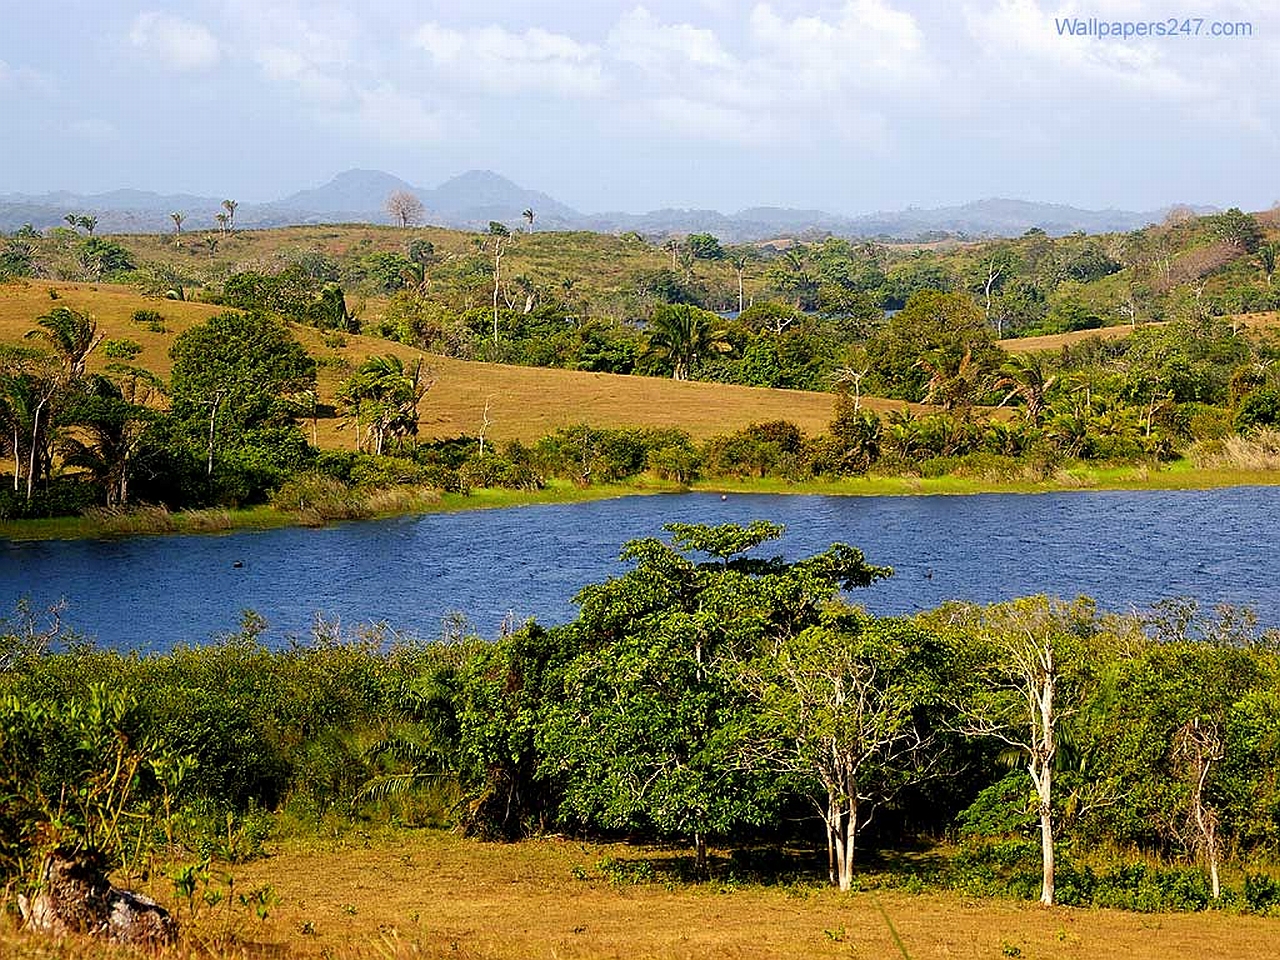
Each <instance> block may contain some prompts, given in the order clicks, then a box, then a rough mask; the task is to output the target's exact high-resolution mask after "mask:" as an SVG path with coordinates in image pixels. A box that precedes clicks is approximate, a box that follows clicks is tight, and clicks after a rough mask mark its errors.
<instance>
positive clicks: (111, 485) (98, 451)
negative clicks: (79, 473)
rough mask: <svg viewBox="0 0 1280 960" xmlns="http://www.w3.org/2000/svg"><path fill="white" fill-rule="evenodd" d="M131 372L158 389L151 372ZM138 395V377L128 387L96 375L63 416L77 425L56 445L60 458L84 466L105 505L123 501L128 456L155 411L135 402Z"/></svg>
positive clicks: (126, 490) (126, 493) (129, 464)
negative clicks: (104, 497) (103, 496)
mask: <svg viewBox="0 0 1280 960" xmlns="http://www.w3.org/2000/svg"><path fill="white" fill-rule="evenodd" d="M130 370H131V372H136V374H138V376H140V377H142V378H143V379H144V380H146V382H147V383H148V384H149V387H148V391H149V389H150V387H154V388H158V387H159V381H158V380H157V379H156V378H155V376H154V375H152V374H148V373H146V372H145V371H140V370H137V368H130ZM130 394H132V396H131V395H130ZM137 394H138V377H135V378H134V385H133V387H132V388H128V387H122V386H121V385H120V384H117V383H115V382H113V381H112V380H109V379H108V378H106V377H103V376H96V375H95V376H93V377H90V378H89V379H88V380H87V381H86V382H85V384H84V389H83V390H82V391H79V396H78V397H77V398H76V402H75V403H73V404H72V405H71V409H70V410H68V411H67V412H66V414H64V419H66V420H67V422H69V423H70V424H72V425H74V426H75V428H76V429H75V432H74V433H73V434H69V435H67V436H66V437H64V438H63V439H62V440H61V442H60V443H59V448H60V449H61V451H62V458H63V462H64V463H65V464H67V465H68V466H72V467H80V468H81V469H84V470H87V471H88V472H89V474H90V476H92V477H93V479H94V481H95V482H96V483H98V484H99V485H101V486H102V488H103V489H104V490H105V491H106V498H107V506H108V507H114V506H121V505H123V504H125V503H128V501H129V476H130V472H131V467H132V460H133V455H134V453H135V452H136V451H137V449H138V447H139V445H140V444H141V443H142V439H143V436H144V435H145V433H146V428H147V426H148V425H149V424H150V423H151V421H152V420H153V419H154V417H155V413H154V411H152V410H151V409H149V408H148V407H147V406H145V404H142V403H138V402H137V400H136V397H137Z"/></svg>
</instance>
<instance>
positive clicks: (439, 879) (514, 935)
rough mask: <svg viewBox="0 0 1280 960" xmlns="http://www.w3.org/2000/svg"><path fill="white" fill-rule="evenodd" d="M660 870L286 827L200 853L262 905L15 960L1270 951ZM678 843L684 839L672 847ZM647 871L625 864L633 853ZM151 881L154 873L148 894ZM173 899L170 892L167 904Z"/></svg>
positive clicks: (1187, 921)
mask: <svg viewBox="0 0 1280 960" xmlns="http://www.w3.org/2000/svg"><path fill="white" fill-rule="evenodd" d="M713 853H715V854H716V856H715V859H714V860H713V862H714V864H715V871H716V875H715V877H714V878H713V879H712V880H710V881H708V882H705V883H700V884H693V883H686V882H681V881H672V880H669V879H667V875H668V871H671V872H677V871H678V870H679V868H680V864H679V861H680V860H681V859H682V856H683V855H682V854H678V853H673V852H672V851H671V850H669V849H666V848H660V847H648V846H642V845H626V844H609V843H582V842H579V841H576V840H571V839H568V838H563V837H549V838H545V839H537V840H526V841H521V842H518V843H513V844H500V845H497V844H483V843H479V842H477V841H473V840H467V839H463V838H460V837H458V836H456V835H454V834H451V833H447V832H444V831H439V830H404V829H401V830H393V829H377V830H375V832H374V833H373V834H372V835H369V834H365V835H360V834H347V835H344V836H343V837H342V838H341V839H339V840H336V841H331V842H327V843H326V842H322V841H318V840H308V841H296V842H288V843H284V844H281V845H279V847H278V849H276V850H275V851H274V852H273V854H272V855H271V856H270V857H268V858H266V859H263V860H259V861H257V862H255V863H251V864H245V865H239V866H234V867H232V866H225V867H223V868H222V871H223V872H222V873H219V872H218V870H217V869H215V871H214V874H215V877H214V879H213V881H211V882H212V883H213V885H214V886H215V887H217V886H222V887H224V888H225V877H226V876H228V875H229V876H232V877H233V878H234V885H235V888H236V889H239V890H255V889H261V888H262V887H263V886H264V885H269V886H270V887H271V891H272V897H271V899H272V901H273V902H272V904H271V906H270V907H269V908H268V909H267V911H266V912H267V917H266V919H265V920H259V919H258V918H257V916H256V915H255V914H254V912H253V911H252V910H246V909H245V908H243V907H239V906H236V907H235V908H234V909H233V910H231V911H227V910H226V908H221V909H219V908H212V909H211V908H209V907H207V906H206V907H204V908H203V912H202V913H199V914H198V915H197V918H196V921H195V922H193V923H190V924H189V925H188V932H187V936H186V939H185V940H184V942H183V943H182V944H180V945H179V946H177V947H174V948H170V949H168V950H162V951H159V952H158V953H152V952H143V951H130V950H126V949H123V948H109V947H106V946H104V945H101V944H97V943H94V942H92V941H88V940H81V939H76V940H72V941H70V942H65V943H61V944H51V943H49V942H48V941H45V940H40V939H36V938H34V937H31V936H29V935H26V934H23V933H20V932H17V931H14V930H12V929H10V930H8V931H6V932H3V933H0V953H3V954H4V955H6V956H9V957H13V958H15V960H37V958H38V960H45V958H55V957H56V958H66V960H106V958H124V957H134V956H147V957H153V956H158V957H175V958H177V957H181V958H184V960H185V958H188V957H211V958H219V960H220V958H228V960H229V958H293V957H298V958H311V957H317V958H321V957H323V958H331V960H346V958H352V960H354V958H363V957H379V958H384V960H391V958H397V960H398V958H409V957H427V958H437V957H439V958H444V957H451V958H459V960H470V958H476V960H480V958H484V960H525V958H533V957H545V958H567V957H574V958H596V957H599V958H605V957H608V958H624V957H625V958H641V957H655V958H656V957H662V958H693V957H707V958H735V960H764V958H778V960H790V958H795V960H801V958H817V957H830V958H833V960H834V958H860V960H873V958H874V960H882V958H883V960H891V958H896V957H904V956H906V957H910V958H912V960H932V958H947V960H987V958H1000V957H1026V958H1055V960H1113V958H1114V960H1168V958H1171V957H1179V958H1182V957H1186V958H1192V957H1195V958H1202V960H1213V958H1222V960H1227V958H1231V960H1250V958H1257V960H1263V958H1271V957H1274V956H1275V943H1276V937H1277V935H1280V930H1278V929H1277V926H1276V924H1277V921H1276V920H1275V919H1272V918H1262V917H1248V916H1239V915H1234V914H1230V913H1225V912H1210V913H1198V914H1185V913H1182V914H1160V913H1156V914H1141V913H1132V912H1122V911H1116V910H1107V909H1078V908H1071V907H1053V908H1048V909H1046V908H1043V907H1039V906H1034V905H1032V904H1028V903H1024V902H1017V901H1008V900H991V899H976V898H972V897H967V896H962V895H959V894H956V893H950V892H920V893H911V892H905V891H903V890H901V889H892V888H887V889H874V887H875V885H876V883H877V878H879V880H887V879H888V874H884V873H879V874H878V873H877V872H876V871H875V869H874V868H872V869H871V870H870V871H869V872H868V876H867V877H865V878H864V879H865V881H866V883H867V885H868V887H869V889H866V890H863V891H858V892H853V893H847V894H842V893H840V892H839V891H837V890H834V889H831V888H829V887H827V886H825V885H822V884H820V883H819V882H818V881H817V880H816V879H804V878H801V879H796V880H791V881H787V882H763V883H762V882H759V881H753V880H751V879H735V878H734V877H733V875H732V874H733V861H732V860H731V858H730V857H729V855H728V853H727V852H725V851H713ZM683 858H684V859H687V856H683ZM640 864H643V865H645V869H649V868H651V869H652V870H653V871H654V876H653V879H651V880H644V879H640V880H639V881H637V880H636V879H635V874H636V872H637V871H636V866H637V865H640ZM166 885H167V881H163V878H161V881H158V882H154V883H153V884H152V888H153V889H154V891H155V892H156V893H157V894H161V895H164V894H166V893H167V895H168V896H169V897H172V891H171V890H169V891H165V890H164V887H165V886H166ZM177 909H178V912H179V916H182V910H183V908H182V907H178V908H177Z"/></svg>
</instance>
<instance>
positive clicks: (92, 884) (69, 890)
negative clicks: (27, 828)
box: [18, 850, 178, 944]
mask: <svg viewBox="0 0 1280 960" xmlns="http://www.w3.org/2000/svg"><path fill="white" fill-rule="evenodd" d="M18 910H19V912H21V914H22V919H23V922H24V924H25V926H26V927H27V928H28V929H30V930H34V931H37V932H39V933H46V934H50V935H52V936H59V937H60V936H66V935H68V934H73V933H76V934H84V935H87V936H92V937H105V938H106V939H108V940H110V941H112V942H114V943H133V944H161V943H172V942H173V941H174V940H175V939H176V938H177V934H178V925H177V923H175V922H174V920H173V918H172V917H171V916H169V911H167V910H165V909H164V907H162V906H160V904H158V903H156V902H155V901H154V900H152V899H151V898H150V897H144V896H142V895H141V894H138V893H133V892H131V891H129V890H120V889H118V888H117V887H113V886H112V885H111V882H110V881H109V880H108V879H107V872H106V869H105V867H104V864H103V861H102V857H101V856H100V855H98V854H96V853H91V852H83V851H82V852H76V853H71V852H68V851H65V850H58V851H55V852H54V853H52V854H50V855H49V856H48V857H47V858H46V859H45V861H44V865H43V867H42V868H41V871H40V889H39V892H38V893H37V894H36V895H35V896H34V897H32V898H31V899H29V900H28V898H26V897H24V896H19V897H18Z"/></svg>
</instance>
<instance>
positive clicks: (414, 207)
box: [387, 190, 425, 227]
mask: <svg viewBox="0 0 1280 960" xmlns="http://www.w3.org/2000/svg"><path fill="white" fill-rule="evenodd" d="M424 212H425V208H424V207H423V206H422V201H421V200H419V199H418V198H417V197H415V196H414V195H413V194H412V193H410V192H409V191H408V190H397V191H396V192H395V193H393V194H391V196H389V197H387V213H389V214H390V215H391V218H392V219H393V220H399V221H400V226H401V227H408V226H409V225H410V224H411V223H417V222H418V221H419V220H421V219H422V215H423V213H424Z"/></svg>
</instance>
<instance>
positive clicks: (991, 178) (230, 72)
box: [0, 0, 1280, 213]
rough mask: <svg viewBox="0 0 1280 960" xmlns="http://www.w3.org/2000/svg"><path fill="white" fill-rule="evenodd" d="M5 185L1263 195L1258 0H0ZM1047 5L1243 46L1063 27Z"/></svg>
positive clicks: (917, 195) (1262, 4)
mask: <svg viewBox="0 0 1280 960" xmlns="http://www.w3.org/2000/svg"><path fill="white" fill-rule="evenodd" d="M6 7H8V9H7V10H6V11H5V15H4V28H3V31H2V32H0V110H2V111H3V115H4V117H5V127H6V131H7V133H8V136H7V138H6V139H7V140H8V142H7V143H6V144H5V145H4V148H3V149H2V150H0V193H9V192H43V191H45V190H54V189H69V190H76V191H82V192H90V191H100V190H109V189H114V188H117V187H135V188H139V189H148V190H156V191H160V192H179V191H181V192H191V193H199V194H207V195H214V196H231V197H235V198H237V199H240V200H247V201H256V200H266V199H274V198H276V197H278V196H281V195H283V194H285V193H288V192H292V191H293V190H296V189H301V188H305V187H309V186H314V185H316V184H318V183H321V182H323V181H325V180H327V179H328V178H329V177H331V176H332V175H333V174H335V173H337V172H339V171H342V170H345V169H348V168H350V167H370V168H377V169H383V170H386V171H388V172H391V173H394V174H396V175H398V176H401V177H404V178H405V179H407V180H409V181H410V182H412V183H415V184H418V185H421V186H434V185H435V184H437V183H439V182H440V181H441V180H443V179H445V178H446V177H449V176H451V175H453V174H456V173H460V172H462V171H464V170H467V169H471V168H486V169H492V170H496V171H498V172H499V173H502V174H504V175H506V176H509V177H511V178H512V179H514V180H516V181H518V182H520V183H521V184H522V185H524V186H528V187H533V188H536V189H540V190H545V191H546V192H548V193H551V194H552V195H554V196H555V197H557V198H558V199H560V200H562V201H564V202H566V203H568V204H570V205H572V206H574V207H577V208H578V209H580V210H584V211H603V210H628V211H642V210H647V209H653V208H657V207H663V206H700V207H714V208H718V209H721V210H725V211H732V210H736V209H739V208H741V207H746V206H753V205H785V206H794V207H820V208H823V209H827V210H831V211H836V212H843V213H860V212H868V211H872V210H877V209H895V208H900V207H903V206H907V205H912V204H914V205H920V206H935V205H940V204H947V203H959V202H964V201H967V200H973V199H978V198H982V197H989V196H1006V197H1016V198H1022V199H1029V200H1046V201H1052V202H1060V203H1071V204H1075V205H1078V206H1086V207H1105V206H1116V207H1123V208H1128V209H1149V208H1154V207H1158V206H1162V205H1165V204H1169V203H1175V202H1194V203H1211V204H1216V205H1223V206H1225V205H1241V206H1244V207H1247V208H1252V209H1259V208H1263V207H1268V206H1271V205H1272V204H1273V203H1274V202H1275V201H1276V200H1277V199H1280V177H1277V171H1278V169H1280V164H1278V163H1277V161H1278V160H1280V94H1278V93H1277V92H1276V86H1275V78H1276V77H1277V76H1280V4H1275V3H1273V2H1267V0H1254V2H1244V0H1240V2H1227V0H1197V2H1196V3H1195V4H1194V9H1191V8H1190V7H1189V6H1188V5H1187V4H1186V3H1184V2H1183V0H1176V2H1175V0H1167V2H1166V0H1161V2H1152V0H1110V2H1099V3H1095V4H1087V3H1077V2H1056V0H971V2H966V0H960V2H957V3H946V2H939V3H921V2H911V0H845V2H840V0H837V2H832V3H813V2H793V0H767V2H757V0H749V2H735V0H685V2H667V0H646V2H645V3H643V4H637V3H631V2H624V3H615V2H609V0H600V2H590V3H588V2H585V0H582V2H576V3H569V2H537V3H535V2H531V0H507V2H497V3H492V4H488V5H479V4H463V3H458V2H453V3H447V4H446V3H435V2H409V0H385V2H378V0H369V2H368V3H365V4H359V5H357V4H354V3H344V2H330V0H306V2H301V0H299V2H295V0H181V2H173V3H166V4H158V3H154V2H152V3H133V2H124V0H120V2H109V3H102V2H87V0H46V2H43V3H38V4H37V3H24V4H21V5H19V4H17V3H16V2H15V3H7V4H6ZM1065 16H1079V17H1086V18H1087V17H1101V18H1104V19H1106V20H1108V21H1111V20H1130V21H1143V22H1148V21H1164V20H1166V19H1167V18H1169V17H1178V18H1183V17H1188V16H1196V17H1203V18H1205V22H1206V24H1205V26H1204V27H1203V28H1202V29H1205V30H1207V29H1208V24H1209V23H1211V22H1213V21H1215V20H1220V21H1226V22H1232V23H1234V22H1238V21H1247V22H1249V23H1250V24H1251V25H1252V34H1253V35H1252V36H1251V37H1247V38H1236V39H1221V38H1211V37H1207V36H1203V37H1199V38H1191V37H1185V36H1184V37H1178V38H1173V39H1169V38H1165V39H1151V38H1141V39H1139V38H1135V39H1131V40H1129V41H1121V40H1099V39H1095V38H1091V37H1069V36H1060V35H1059V32H1058V30H1057V28H1056V24H1055V19H1056V18H1060V17H1065Z"/></svg>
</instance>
